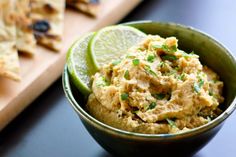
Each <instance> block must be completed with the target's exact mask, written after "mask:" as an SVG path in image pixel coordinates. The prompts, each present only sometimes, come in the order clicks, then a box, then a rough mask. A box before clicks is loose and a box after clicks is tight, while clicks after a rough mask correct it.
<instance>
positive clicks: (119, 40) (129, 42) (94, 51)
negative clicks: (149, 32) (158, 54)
mask: <svg viewBox="0 0 236 157" xmlns="http://www.w3.org/2000/svg"><path fill="white" fill-rule="evenodd" d="M145 37H146V34H145V33H143V32H141V31H140V30H138V29H136V28H133V27H130V26H122V25H117V26H108V27H105V28H103V29H101V30H99V31H98V32H97V33H96V34H95V35H94V37H93V38H92V39H91V40H90V43H89V55H90V58H91V60H92V62H93V65H94V67H95V68H96V70H98V69H99V67H101V66H103V65H105V64H107V63H109V62H111V60H116V59H119V58H120V57H121V56H122V55H123V54H124V53H126V51H127V50H128V49H129V48H130V47H132V46H133V45H135V44H137V43H139V42H140V41H141V40H142V39H144V38H145Z"/></svg>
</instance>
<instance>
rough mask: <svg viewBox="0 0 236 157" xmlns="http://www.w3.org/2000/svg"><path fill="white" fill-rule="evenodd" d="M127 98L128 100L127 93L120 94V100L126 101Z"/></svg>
mask: <svg viewBox="0 0 236 157" xmlns="http://www.w3.org/2000/svg"><path fill="white" fill-rule="evenodd" d="M128 98H129V94H127V93H122V94H121V100H127V99H128Z"/></svg>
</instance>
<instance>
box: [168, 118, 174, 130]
mask: <svg viewBox="0 0 236 157" xmlns="http://www.w3.org/2000/svg"><path fill="white" fill-rule="evenodd" d="M166 121H167V122H168V123H169V125H170V126H171V127H172V128H176V124H175V122H174V121H173V120H171V119H169V118H166Z"/></svg>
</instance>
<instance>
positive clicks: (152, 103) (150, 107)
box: [148, 102, 157, 110]
mask: <svg viewBox="0 0 236 157" xmlns="http://www.w3.org/2000/svg"><path fill="white" fill-rule="evenodd" d="M156 106H157V104H156V103H155V102H151V104H150V105H149V106H148V110H152V109H154V108H155V107H156Z"/></svg>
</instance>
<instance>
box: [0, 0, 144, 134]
mask: <svg viewBox="0 0 236 157" xmlns="http://www.w3.org/2000/svg"><path fill="white" fill-rule="evenodd" d="M140 2H141V0H129V1H126V0H115V1H112V0H106V1H103V2H102V4H101V10H100V12H99V15H98V17H97V18H95V19H94V18H90V17H88V16H86V15H84V14H81V13H78V12H77V11H75V10H68V9H66V11H65V20H64V35H63V48H62V50H61V51H60V52H59V53H55V52H52V51H50V50H48V49H45V48H43V47H40V46H38V47H37V53H36V54H35V56H34V57H33V58H32V57H27V56H20V64H21V72H20V75H21V78H22V79H21V81H20V82H14V81H11V80H8V79H4V78H0V130H2V129H3V128H4V127H5V126H6V125H7V124H8V123H9V122H10V121H11V120H12V119H13V118H15V117H16V116H17V115H18V114H19V113H20V112H21V111H22V110H23V109H24V108H25V107H27V106H28V105H29V104H30V103H31V102H32V101H33V100H34V99H35V98H36V97H38V96H39V95H40V94H41V93H42V92H43V91H44V90H45V89H47V88H48V87H49V86H50V85H51V84H52V83H53V82H54V81H55V80H56V79H57V78H59V76H61V73H62V70H63V67H64V64H65V56H66V51H67V49H68V48H69V47H70V45H71V44H72V43H73V41H75V40H76V39H77V38H79V37H80V36H81V35H82V34H85V33H86V32H90V31H96V30H97V29H99V28H101V27H103V26H106V25H111V24H114V23H116V22H118V21H119V20H120V19H122V18H123V17H124V16H125V15H126V14H127V13H128V12H130V11H131V10H132V9H133V8H134V7H135V6H136V5H137V4H139V3H140ZM45 99H47V98H46V97H45ZM42 105H43V104H42Z"/></svg>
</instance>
